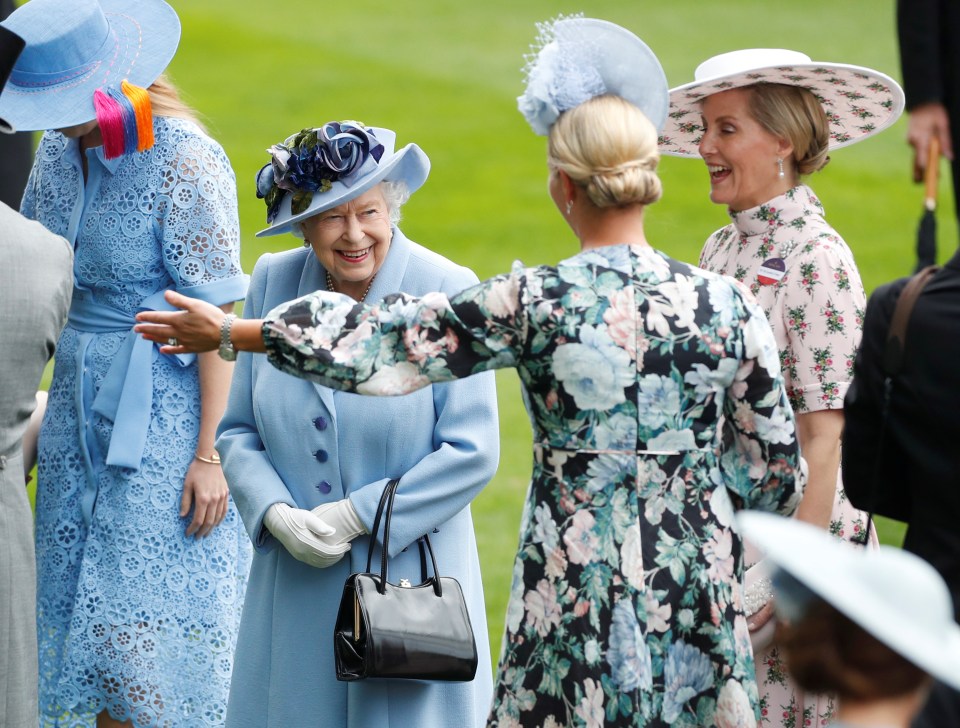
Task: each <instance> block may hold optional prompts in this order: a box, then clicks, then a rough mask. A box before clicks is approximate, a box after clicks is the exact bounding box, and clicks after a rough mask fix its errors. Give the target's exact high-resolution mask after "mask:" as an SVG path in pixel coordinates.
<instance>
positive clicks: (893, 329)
mask: <svg viewBox="0 0 960 728" xmlns="http://www.w3.org/2000/svg"><path fill="white" fill-rule="evenodd" d="M938 270H940V267H939V266H936V265H928V266H927V267H926V268H923V269H922V270H920V271H918V272H917V273H915V274H914V275H913V276H911V277H910V280H909V281H907V285H906V286H904V287H903V290H902V291H901V292H900V296H899V297H898V298H897V305H896V306H895V307H894V309H893V316H892V317H891V318H890V328H889V329H888V330H887V340H886V344H885V346H884V349H883V360H882V361H881V366H882V368H883V374H884V378H883V401H882V403H881V405H880V432H879V434H878V436H877V449H876V452H877V457H876V459H875V460H874V465H873V482H872V483H871V484H870V508H869V510H868V511H867V527H866V528H865V529H864V531H863V544H864V545H866V544H867V541H868V540H869V538H870V525H871V524H872V523H873V514H874V511H875V509H876V506H877V491H878V490H879V483H880V466H881V463H880V459H881V454H882V452H883V440H884V436H885V435H886V431H887V418H888V415H889V414H890V398H891V396H892V393H893V382H894V379H895V378H896V377H897V375H899V374H900V370H901V369H902V368H903V359H904V354H905V353H906V350H907V329H908V327H909V324H910V315H911V314H912V313H913V307H914V305H915V304H916V303H917V299H918V298H919V297H920V293H921V292H922V291H923V288H924V286H926V285H927V283H928V282H929V281H930V278H932V277H933V275H934V274H935V273H936V272H937V271H938Z"/></svg>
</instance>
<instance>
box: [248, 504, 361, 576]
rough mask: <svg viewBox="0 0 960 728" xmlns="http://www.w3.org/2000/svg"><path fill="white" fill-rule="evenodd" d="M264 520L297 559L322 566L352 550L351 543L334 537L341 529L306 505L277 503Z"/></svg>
mask: <svg viewBox="0 0 960 728" xmlns="http://www.w3.org/2000/svg"><path fill="white" fill-rule="evenodd" d="M263 524H264V525H265V526H266V527H267V528H268V529H269V530H270V533H272V534H273V535H274V536H276V537H277V540H278V541H280V543H282V544H283V545H284V547H285V548H286V549H287V551H289V552H290V555H291V556H293V557H294V558H295V559H298V560H300V561H302V562H303V563H305V564H309V565H310V566H314V567H316V568H318V569H325V568H326V567H328V566H333V565H334V564H335V563H337V562H338V561H339V560H340V559H342V558H343V555H344V554H345V553H347V551H349V550H350V544H349V543H344V544H339V543H334V541H333V540H331V538H330V537H331V536H333V535H334V534H335V533H336V532H337V530H336V529H335V528H334V527H333V526H330V525H329V524H327V523H326V522H324V520H323V519H321V518H318V517H317V516H315V515H314V514H313V513H311V512H310V511H307V510H304V509H302V508H291V507H290V506H289V505H287V504H286V503H274V504H273V505H272V506H270V508H269V509H267V512H266V513H264V514H263Z"/></svg>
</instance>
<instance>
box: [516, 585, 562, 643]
mask: <svg viewBox="0 0 960 728" xmlns="http://www.w3.org/2000/svg"><path fill="white" fill-rule="evenodd" d="M523 603H524V606H526V608H527V624H528V625H530V626H531V627H533V628H534V630H536V632H537V634H538V635H540V636H541V637H546V636H547V635H548V634H549V633H550V632H551V631H552V630H553V629H554V628H555V627H559V626H560V616H561V611H560V605H559V604H558V603H557V590H556V587H554V585H553V584H551V583H550V582H548V581H547V580H546V579H541V580H540V581H539V582H537V589H536V591H529V592H527V593H526V594H525V595H524V597H523Z"/></svg>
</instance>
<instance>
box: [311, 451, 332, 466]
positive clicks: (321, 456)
mask: <svg viewBox="0 0 960 728" xmlns="http://www.w3.org/2000/svg"><path fill="white" fill-rule="evenodd" d="M313 456H314V457H315V458H316V459H317V461H318V462H321V463H325V462H327V460H328V459H329V457H330V455H329V453H327V451H326V450H317V451H316V452H315V453H314V454H313Z"/></svg>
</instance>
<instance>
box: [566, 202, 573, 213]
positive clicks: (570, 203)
mask: <svg viewBox="0 0 960 728" xmlns="http://www.w3.org/2000/svg"><path fill="white" fill-rule="evenodd" d="M571 210H573V200H567V214H568V215H569V214H570V211H571Z"/></svg>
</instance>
